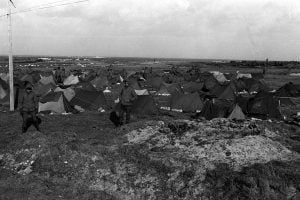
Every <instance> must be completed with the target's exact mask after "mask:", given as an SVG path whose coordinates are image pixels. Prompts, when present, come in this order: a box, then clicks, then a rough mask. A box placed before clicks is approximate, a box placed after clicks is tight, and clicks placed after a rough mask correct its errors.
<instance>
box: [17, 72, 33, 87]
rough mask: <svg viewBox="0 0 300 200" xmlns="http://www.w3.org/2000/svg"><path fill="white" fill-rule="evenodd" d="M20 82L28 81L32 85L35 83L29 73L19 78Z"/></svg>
mask: <svg viewBox="0 0 300 200" xmlns="http://www.w3.org/2000/svg"><path fill="white" fill-rule="evenodd" d="M20 81H21V82H29V83H31V84H32V85H33V84H34V83H35V82H34V79H33V77H32V76H31V75H30V74H25V75H23V76H22V77H21V78H20Z"/></svg>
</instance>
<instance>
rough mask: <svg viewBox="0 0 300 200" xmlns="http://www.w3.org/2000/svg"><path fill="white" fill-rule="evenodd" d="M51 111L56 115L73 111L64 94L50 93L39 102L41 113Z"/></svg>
mask: <svg viewBox="0 0 300 200" xmlns="http://www.w3.org/2000/svg"><path fill="white" fill-rule="evenodd" d="M43 111H49V112H52V113H56V114H62V113H69V112H72V111H73V108H72V107H71V106H70V104H69V102H68V100H67V99H66V98H65V96H64V94H63V92H53V91H52V92H49V93H48V94H47V95H45V96H44V97H42V98H41V99H40V102H39V112H43Z"/></svg>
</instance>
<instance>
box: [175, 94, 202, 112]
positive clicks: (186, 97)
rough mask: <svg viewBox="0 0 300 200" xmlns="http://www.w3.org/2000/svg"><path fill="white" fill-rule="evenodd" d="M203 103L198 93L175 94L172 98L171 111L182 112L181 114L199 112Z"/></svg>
mask: <svg viewBox="0 0 300 200" xmlns="http://www.w3.org/2000/svg"><path fill="white" fill-rule="evenodd" d="M202 107H203V102H202V100H201V98H200V96H199V94H198V93H193V94H177V95H174V96H172V99H171V109H176V110H182V111H183V112H196V111H201V110H202Z"/></svg>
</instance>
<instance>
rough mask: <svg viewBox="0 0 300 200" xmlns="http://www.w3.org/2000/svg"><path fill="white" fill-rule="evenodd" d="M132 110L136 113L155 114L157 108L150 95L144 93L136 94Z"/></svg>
mask: <svg viewBox="0 0 300 200" xmlns="http://www.w3.org/2000/svg"><path fill="white" fill-rule="evenodd" d="M132 112H133V113H136V114H148V115H155V114H157V113H158V108H157V106H156V104H155V101H154V99H153V98H152V97H151V96H150V95H144V96H138V98H137V99H136V100H135V101H134V102H133V106H132Z"/></svg>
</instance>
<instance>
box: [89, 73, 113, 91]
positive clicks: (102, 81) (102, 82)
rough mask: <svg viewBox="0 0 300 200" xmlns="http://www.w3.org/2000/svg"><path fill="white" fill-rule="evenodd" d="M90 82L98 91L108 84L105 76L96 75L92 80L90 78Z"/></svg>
mask: <svg viewBox="0 0 300 200" xmlns="http://www.w3.org/2000/svg"><path fill="white" fill-rule="evenodd" d="M91 84H92V85H93V86H94V87H95V88H96V89H97V90H98V91H101V90H103V89H105V88H106V87H107V86H108V85H109V82H108V80H107V77H104V76H101V77H96V78H95V79H94V80H92V81H91Z"/></svg>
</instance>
